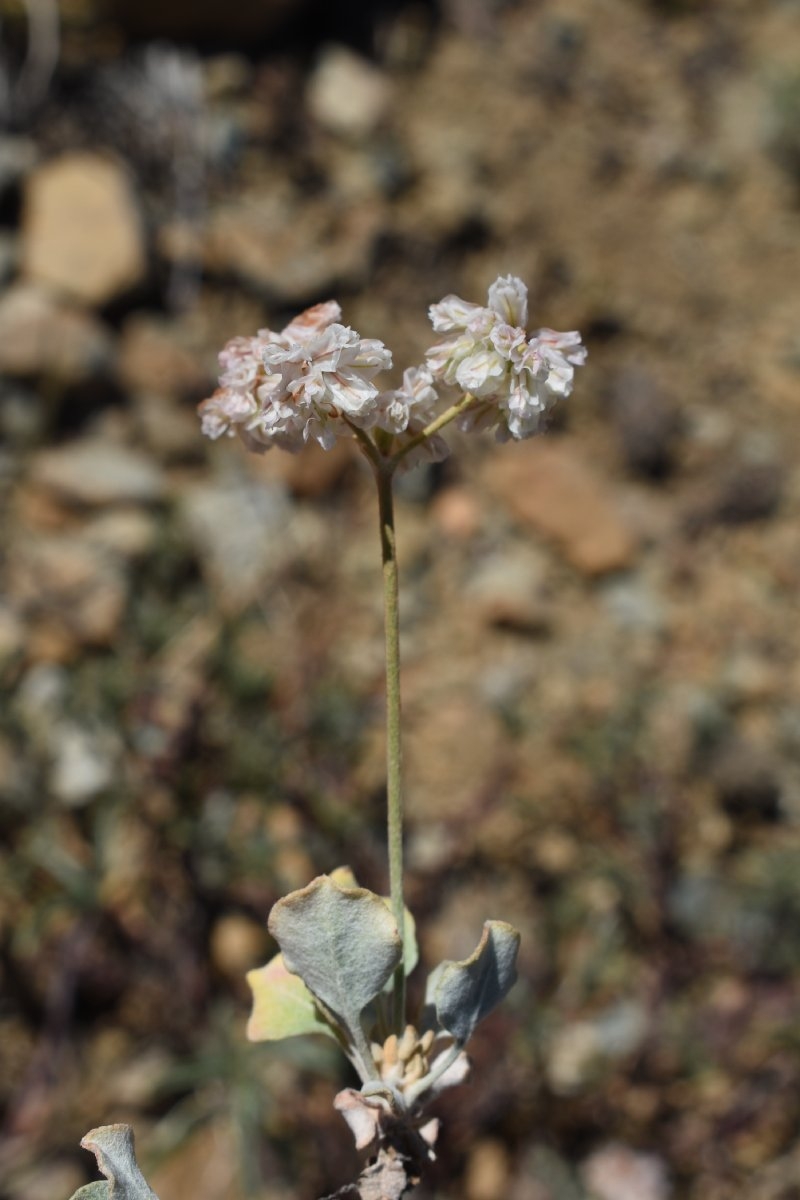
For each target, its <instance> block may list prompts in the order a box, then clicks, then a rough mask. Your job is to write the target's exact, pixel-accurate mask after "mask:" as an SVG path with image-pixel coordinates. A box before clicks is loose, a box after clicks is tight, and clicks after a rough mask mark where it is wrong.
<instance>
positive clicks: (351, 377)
mask: <svg viewBox="0 0 800 1200" xmlns="http://www.w3.org/2000/svg"><path fill="white" fill-rule="evenodd" d="M341 315H342V310H341V309H340V308H339V305H338V304H337V303H336V301H335V300H329V301H327V303H325V304H317V305H315V307H314V308H309V309H306V311H305V312H303V313H301V314H300V316H299V317H296V318H295V320H294V321H292V322H291V323H290V324H289V325H287V326H286V328H285V329H283V330H282V331H281V332H280V333H274V332H273V331H272V330H271V329H260V330H259V331H258V334H257V335H256V336H255V337H250V338H247V337H237V338H233V340H232V341H230V342H228V344H227V345H226V347H225V349H224V350H223V351H222V352H221V354H220V356H219V361H220V366H221V367H222V369H223V370H222V374H221V375H220V380H219V382H220V386H219V388H218V389H217V391H216V392H214V394H213V396H211V397H210V398H209V399H208V400H204V401H203V403H202V404H201V405H200V406H199V410H198V411H199V413H200V416H201V419H202V428H203V433H206V434H208V436H209V437H212V438H218V437H221V436H222V434H229V435H233V434H238V435H239V437H241V439H242V441H243V442H244V443H245V445H246V446H247V447H248V449H250V450H257V451H264V450H268V449H269V447H270V446H280V447H282V449H284V450H299V449H300V448H301V446H303V445H304V443H305V442H307V441H308V440H309V438H312V437H313V438H316V440H317V441H318V442H319V443H320V445H321V446H324V447H325V449H326V450H328V449H330V448H331V446H333V444H334V442H335V441H336V438H337V436H338V435H339V434H341V433H350V429H349V428H348V426H347V422H348V421H349V422H351V424H352V425H355V426H358V427H359V428H362V429H367V428H369V427H370V426H371V425H373V424H374V423H375V419H376V416H377V410H378V396H379V394H380V392H379V389H378V388H377V387H376V386H375V384H374V383H373V382H372V381H373V379H374V377H375V376H376V375H377V374H378V372H379V371H383V370H385V369H387V368H388V367H391V365H392V356H391V353H390V352H389V350H387V348H386V347H385V346H384V344H383V342H379V341H376V340H374V339H370V338H362V337H359V335H358V334H357V333H356V332H355V330H353V329H350V328H349V327H348V326H346V325H342V324H340V322H339V318H340V317H341Z"/></svg>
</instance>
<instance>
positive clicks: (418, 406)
mask: <svg viewBox="0 0 800 1200" xmlns="http://www.w3.org/2000/svg"><path fill="white" fill-rule="evenodd" d="M341 316H342V311H341V309H340V308H339V305H338V304H337V303H336V302H335V301H334V300H329V301H327V302H326V303H324V304H317V305H315V306H314V307H313V308H309V309H307V310H306V311H305V312H303V313H301V314H300V316H299V317H296V318H295V320H294V321H292V322H291V323H290V324H289V325H287V326H286V328H285V329H283V330H281V332H280V333H275V332H273V330H271V329H260V330H259V331H258V333H257V334H256V336H255V337H237V338H233V340H232V341H230V342H228V344H227V345H226V346H225V349H224V350H223V351H222V353H221V354H220V356H219V361H220V366H221V367H222V374H221V375H220V381H219V383H220V386H219V387H218V388H217V390H216V391H215V392H214V394H213V396H211V397H210V398H209V399H208V400H204V401H203V403H202V404H201V405H200V406H199V412H200V416H201V419H202V428H203V432H204V433H205V434H207V435H208V436H209V437H211V438H218V437H221V436H222V435H223V434H227V435H228V436H231V437H232V436H234V435H238V436H239V437H240V438H241V440H242V441H243V442H244V444H245V445H246V446H247V447H248V449H250V450H256V451H259V452H263V451H264V450H267V449H269V447H270V446H280V447H282V448H283V449H284V450H293V451H294V450H299V449H300V448H301V447H302V446H303V445H304V444H305V443H306V442H307V441H308V440H309V439H310V438H314V439H316V440H317V441H318V442H319V443H320V445H321V446H323V447H324V448H325V449H326V450H327V449H330V448H331V447H332V446H333V444H334V443H335V441H336V439H337V437H339V436H342V435H344V436H347V437H351V436H352V435H353V432H354V430H356V431H364V432H367V431H369V430H373V431H375V432H374V435H373V436H371V437H370V441H371V442H372V447H373V450H372V451H370V455H372V454H373V452H374V454H376V455H388V456H391V455H395V456H396V461H402V463H403V465H404V466H410V465H413V464H414V463H415V462H419V461H421V460H423V459H428V460H433V461H437V460H439V459H442V458H445V457H446V455H447V453H448V448H447V444H446V443H445V442H444V440H443V439H442V438H441V437H439V436H438V435H437V434H427V435H426V436H424V437H422V436H420V435H421V434H423V431H424V430H425V429H426V428H427V427H428V426H429V425H430V424H431V422H433V421H435V420H436V418H437V415H438V414H437V408H438V406H439V397H438V395H437V392H436V384H437V383H443V384H448V385H451V386H457V387H459V388H461V390H462V391H463V392H464V393H466V396H467V401H466V402H465V403H462V405H461V407H460V424H461V427H462V428H464V429H486V428H494V429H496V431H497V437H498V439H499V440H501V441H503V440H506V439H507V438H508V437H514V438H526V437H531V436H532V435H533V434H535V433H537V432H538V431H539V429H540V427H541V421H542V417H543V416H544V414H545V413H546V412H547V411H548V409H550V408H551V407H552V405H553V404H554V402H555V401H556V399H558V397H559V396H568V395H569V393H570V391H571V390H572V381H573V376H574V373H575V367H576V366H580V365H581V364H582V363H583V362H584V361H585V359H586V350H585V348H584V346H583V345H582V344H581V339H580V334H578V333H574V332H573V333H555V332H554V331H553V330H552V329H539V330H538V331H537V332H536V333H534V334H533V335H532V336H530V337H529V336H528V333H527V330H526V328H525V325H526V322H527V319H528V293H527V289H526V287H525V285H524V283H522V281H521V280H519V279H517V278H515V277H514V276H512V275H507V276H505V277H503V278H500V279H498V280H496V282H495V283H493V284H492V286H491V287H490V288H489V303H488V306H487V307H482V306H481V305H479V304H470V303H468V302H467V301H465V300H460V299H459V298H458V297H457V296H446V297H445V299H444V300H442V301H441V302H440V303H439V304H434V305H433V306H432V307H431V309H430V316H431V322H432V324H433V327H434V329H435V330H436V331H437V332H438V333H442V334H446V335H447V336H446V337H444V339H443V340H442V341H441V342H439V343H438V344H437V345H436V346H433V347H432V348H431V349H430V350H428V351H427V364H426V365H424V366H419V367H410V368H409V369H408V370H407V371H406V372H405V374H404V375H403V383H402V386H401V387H399V388H396V389H394V390H390V391H381V390H380V388H379V387H378V386H377V384H376V383H375V378H376V376H377V375H379V373H380V372H381V371H384V370H386V369H388V368H389V367H391V365H392V356H391V353H390V352H389V350H388V349H387V348H386V346H384V344H383V342H379V341H377V340H375V339H370V338H362V337H361V336H360V335H359V334H358V333H356V332H355V330H353V329H350V328H349V327H348V326H347V325H342V324H341ZM454 415H455V413H454V412H452V411H451V410H448V413H446V414H445V419H444V420H442V421H440V426H443V425H444V424H445V423H446V422H447V421H448V420H450V419H452V417H453V416H454ZM409 442H412V443H413V445H412V446H410V447H409V448H408V450H405V449H404V447H407V446H408V443H409Z"/></svg>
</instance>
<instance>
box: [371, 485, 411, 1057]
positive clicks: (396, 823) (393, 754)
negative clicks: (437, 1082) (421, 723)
mask: <svg viewBox="0 0 800 1200" xmlns="http://www.w3.org/2000/svg"><path fill="white" fill-rule="evenodd" d="M393 476H394V469H393V467H392V466H391V465H390V464H389V463H385V464H376V465H375V481H376V483H377V485H378V512H379V517H380V534H381V558H382V560H383V604H384V621H385V628H386V806H387V835H388V848H389V892H390V896H391V901H392V912H393V913H394V918H395V920H396V921H397V928H398V930H399V932H400V936H401V937H402V939H403V951H404V952H403V956H402V958H401V959H400V962H399V964H398V966H397V969H396V970H395V973H394V993H393V995H394V1027H395V1030H396V1032H397V1033H398V1035H400V1034H402V1032H403V1030H404V1028H405V1010H406V972H405V905H404V902H403V793H402V774H401V771H402V768H401V745H400V613H399V605H398V583H397V546H396V542H395V531H394V497H393V493H392V480H393Z"/></svg>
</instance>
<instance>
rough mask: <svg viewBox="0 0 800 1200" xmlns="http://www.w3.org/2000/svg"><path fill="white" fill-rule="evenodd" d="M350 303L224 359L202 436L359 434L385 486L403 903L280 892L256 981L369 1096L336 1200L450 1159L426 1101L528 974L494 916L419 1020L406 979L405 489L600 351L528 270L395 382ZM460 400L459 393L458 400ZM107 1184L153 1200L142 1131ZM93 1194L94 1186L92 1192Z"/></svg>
mask: <svg viewBox="0 0 800 1200" xmlns="http://www.w3.org/2000/svg"><path fill="white" fill-rule="evenodd" d="M341 316H342V313H341V309H340V308H339V305H338V304H337V303H336V302H335V301H328V302H326V303H324V304H318V305H316V306H315V307H313V308H310V309H308V310H307V311H306V312H303V313H301V314H300V316H298V317H296V318H295V319H294V320H293V321H292V322H291V323H290V324H289V325H287V326H286V328H285V329H283V330H281V331H280V332H275V331H273V330H270V329H262V330H259V331H258V333H257V334H256V335H255V336H254V337H237V338H234V339H233V340H232V341H230V342H228V344H227V345H226V346H225V348H224V349H223V351H222V352H221V354H220V356H219V358H220V365H221V368H222V373H221V375H220V381H219V387H218V389H217V390H216V391H215V392H214V394H213V395H212V396H211V397H210V398H209V399H207V400H205V401H203V403H202V404H201V405H200V406H199V413H200V417H201V421H202V428H203V432H204V433H206V434H207V435H208V436H209V437H211V438H219V437H238V438H239V439H240V440H241V441H242V443H243V444H244V446H245V447H246V448H247V449H248V450H251V451H254V452H256V453H264V452H266V451H267V450H269V449H270V448H271V447H273V446H277V447H279V448H281V449H283V450H289V451H292V452H296V451H298V450H300V449H302V447H303V446H304V445H305V444H306V443H307V442H309V441H311V440H315V441H317V442H319V444H320V445H321V446H323V447H324V448H325V449H330V448H331V447H332V446H333V445H334V444H335V443H336V441H337V439H338V438H341V437H344V438H350V439H355V442H356V444H357V446H358V448H359V450H360V451H361V453H362V454H363V456H364V458H365V459H366V460H367V462H368V463H369V465H370V467H371V469H372V473H373V475H374V478H375V482H376V486H377V494H378V515H379V528H380V544H381V554H382V561H383V584H384V614H385V633H386V729H387V736H386V768H387V843H388V860H389V896H388V897H382V896H378V895H376V894H375V893H373V892H371V891H368V890H367V889H365V888H362V887H359V886H358V883H357V881H356V879H355V878H354V876H353V874H352V872H351V871H350V870H349V868H346V867H340V868H338V869H337V870H334V871H332V872H331V873H330V874H329V875H321V876H319V877H318V878H317V879H315V880H313V881H312V882H311V883H309V884H308V886H307V887H304V888H301V889H300V890H298V891H294V892H292V893H291V894H290V895H288V896H285V897H283V899H281V900H279V901H278V902H277V903H276V904H275V906H274V907H273V909H272V912H271V913H270V916H269V931H270V933H271V934H272V936H273V937H274V939H275V941H276V942H277V944H278V946H279V947H280V951H279V953H278V954H277V955H276V956H275V957H274V958H272V959H271V961H270V962H268V963H267V964H266V965H265V966H263V967H261V968H260V969H258V970H255V971H251V972H250V974H249V976H248V981H249V983H250V986H251V989H252V992H253V1001H254V1003H253V1010H252V1014H251V1017H250V1021H249V1024H248V1036H249V1037H250V1039H251V1040H252V1041H275V1040H279V1039H282V1038H287V1037H295V1036H297V1035H301V1034H311V1033H316V1034H323V1035H325V1036H327V1037H330V1038H332V1039H334V1040H335V1041H336V1042H337V1043H338V1045H339V1046H340V1047H341V1049H342V1051H343V1053H344V1054H345V1055H346V1057H347V1058H348V1059H349V1061H350V1063H351V1064H352V1066H353V1068H354V1070H355V1072H356V1074H357V1076H358V1078H359V1081H360V1087H358V1088H356V1087H348V1088H345V1089H344V1090H343V1091H341V1092H339V1094H338V1095H337V1096H336V1098H335V1100H334V1106H335V1107H336V1109H338V1111H339V1112H340V1113H341V1114H342V1116H343V1117H344V1119H345V1121H346V1122H347V1124H348V1125H349V1127H350V1129H351V1131H352V1133H353V1136H354V1138H355V1142H356V1146H357V1148H359V1149H361V1150H366V1151H368V1152H369V1155H370V1159H369V1162H368V1165H367V1166H366V1167H365V1169H364V1171H363V1172H362V1174H361V1175H360V1177H359V1179H358V1181H357V1182H356V1184H354V1185H347V1186H346V1187H345V1188H343V1189H342V1190H341V1191H340V1192H339V1193H337V1195H341V1196H343V1197H344V1196H347V1197H351V1196H352V1197H363V1198H364V1200H367V1198H370V1200H371V1198H373V1197H374V1198H376V1200H377V1198H378V1197H380V1198H385V1200H393V1198H395V1197H400V1196H402V1195H403V1194H405V1193H406V1192H407V1191H409V1190H410V1189H411V1188H412V1187H413V1186H414V1184H415V1183H416V1182H417V1181H418V1179H419V1177H420V1174H421V1172H422V1170H423V1168H424V1165H425V1162H426V1161H428V1160H430V1159H432V1158H433V1157H434V1152H433V1147H434V1144H435V1142H436V1137H437V1133H438V1121H437V1120H436V1119H432V1118H431V1117H430V1114H429V1111H428V1105H429V1103H430V1101H431V1100H433V1099H434V1098H435V1097H436V1096H438V1095H439V1094H440V1093H441V1092H442V1091H443V1090H445V1089H446V1088H448V1087H451V1086H453V1085H455V1084H458V1083H461V1082H462V1081H463V1080H464V1079H465V1078H466V1076H467V1074H468V1072H469V1061H468V1059H467V1055H466V1047H467V1044H468V1042H469V1040H470V1038H471V1037H472V1034H473V1033H474V1031H475V1028H476V1026H477V1025H478V1024H479V1022H480V1021H482V1020H483V1018H484V1017H486V1016H488V1014H489V1013H490V1012H491V1011H492V1010H493V1009H494V1008H495V1006H496V1005H497V1004H499V1003H500V1001H501V1000H502V999H503V998H504V996H505V995H506V994H507V992H508V991H509V989H510V988H511V987H512V985H513V984H514V982H515V979H516V958H517V950H518V946H519V934H518V933H517V931H516V930H515V929H513V928H512V926H511V925H508V924H507V923H506V922H504V921H499V920H487V921H486V923H485V924H484V927H483V932H482V934H481V936H480V940H479V942H478V945H477V947H476V949H475V950H474V952H473V953H472V954H471V955H470V956H469V958H466V959H464V960H462V961H459V962H457V961H450V960H447V961H445V962H442V963H440V964H439V965H438V966H437V967H436V968H435V970H434V971H433V972H432V973H431V975H430V977H429V978H428V980H427V983H426V986H425V992H424V1000H423V1003H422V1008H421V1011H420V1012H419V1014H417V1015H415V1016H414V1018H413V1020H409V1015H408V1013H407V1008H406V978H407V976H408V975H409V974H410V972H411V971H412V970H413V969H414V967H415V965H416V963H417V944H416V939H415V930H414V920H413V918H412V916H411V914H410V913H409V912H408V910H407V909H406V908H405V904H404V900H403V798H402V779H401V738H400V652H399V620H398V614H399V609H398V570H397V554H396V541H395V522H394V507H393V482H394V479H395V476H396V475H397V473H398V471H400V470H404V469H406V468H408V467H411V466H413V465H415V464H416V463H419V462H422V461H425V460H428V461H437V460H440V459H443V458H445V457H446V456H447V454H448V446H447V443H446V442H445V441H444V439H443V437H442V436H441V433H442V431H443V430H444V429H445V428H446V427H447V426H448V425H451V424H457V425H458V426H459V427H460V428H462V429H464V430H468V431H471V430H483V429H493V430H494V431H495V435H496V437H497V440H498V441H501V442H502V441H507V440H508V439H509V438H513V439H516V440H519V439H522V438H528V437H531V436H533V435H534V434H536V433H538V432H540V430H541V429H542V426H543V421H544V418H545V417H546V415H547V413H548V411H549V410H550V409H551V408H552V406H553V404H554V403H555V402H556V400H557V399H558V398H559V397H562V396H568V395H569V393H570V391H571V389H572V384H573V377H574V372H575V367H577V366H580V365H581V364H582V363H583V362H584V361H585V359H586V350H585V348H584V347H583V345H582V344H581V339H580V335H579V334H578V333H576V332H572V333H556V332H554V331H553V330H551V329H538V330H536V331H535V332H534V333H529V332H528V330H527V322H528V303H527V289H526V287H525V285H524V284H523V283H522V281H521V280H519V279H517V278H515V277H514V276H505V277H503V278H500V279H498V280H497V281H496V282H495V283H493V284H492V286H491V287H490V288H489V294H488V301H487V304H486V305H479V304H473V303H469V302H467V301H465V300H461V299H460V298H459V297H458V296H447V297H445V299H444V300H442V301H441V302H440V303H438V304H434V305H432V307H431V309H430V319H431V323H432V325H433V328H434V331H435V332H436V334H437V335H438V336H439V340H438V341H437V342H436V344H435V345H433V346H431V348H430V349H429V350H428V351H427V352H426V356H425V362H424V363H423V364H421V365H419V366H415V367H411V368H409V369H407V370H406V371H405V372H404V374H403V378H402V383H401V385H400V387H398V388H394V389H384V388H382V387H381V376H382V373H383V372H385V371H387V370H389V369H390V368H391V366H392V356H391V353H390V351H389V350H388V349H387V347H386V346H384V345H383V343H382V342H380V341H376V340H374V339H370V338H362V337H361V336H360V335H359V334H358V333H357V332H356V331H355V330H353V329H351V328H350V327H349V326H346V325H343V324H342V323H341ZM454 390H455V393H456V394H455V399H453V400H452V402H451V403H449V404H448V403H447V402H446V400H443V399H442V398H441V396H440V391H441V392H442V393H443V394H444V395H447V393H448V392H450V393H451V395H452V393H453V391H454ZM82 1144H83V1145H84V1146H86V1147H87V1148H88V1149H91V1150H93V1151H94V1153H95V1154H96V1156H97V1159H98V1165H99V1167H100V1169H101V1171H102V1172H103V1173H104V1174H105V1175H106V1177H107V1179H108V1181H109V1182H108V1184H103V1183H99V1184H91V1185H89V1187H88V1188H84V1189H81V1190H80V1191H79V1192H78V1193H76V1196H75V1197H73V1200H79V1198H80V1200H154V1195H153V1193H152V1192H151V1191H150V1189H149V1187H148V1185H147V1184H146V1182H145V1181H144V1179H143V1177H142V1176H141V1173H140V1172H139V1169H138V1167H137V1166H136V1161H135V1157H134V1155H133V1143H132V1134H131V1132H130V1129H129V1128H128V1127H127V1126H104V1127H101V1128H100V1129H96V1130H93V1131H92V1132H91V1133H90V1134H87V1136H86V1138H85V1139H84V1141H83V1143H82ZM90 1192H91V1194H90Z"/></svg>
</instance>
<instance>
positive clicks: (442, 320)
mask: <svg viewBox="0 0 800 1200" xmlns="http://www.w3.org/2000/svg"><path fill="white" fill-rule="evenodd" d="M430 318H431V324H432V325H433V328H434V329H435V330H436V332H437V333H445V334H447V335H448V336H447V337H446V338H444V339H443V341H441V342H439V343H438V344H437V345H436V346H433V347H431V349H430V350H429V351H428V352H427V359H428V366H429V368H430V370H431V373H432V374H433V377H434V379H437V380H441V382H442V383H446V384H450V385H455V386H457V387H459V388H461V389H462V391H464V392H466V393H468V394H470V395H471V396H474V397H475V400H476V403H475V404H473V405H470V406H469V407H468V408H467V409H466V410H465V412H464V414H463V416H462V418H461V427H462V428H464V429H488V428H496V430H497V438H498V440H499V441H506V440H507V439H508V437H509V436H511V437H513V438H527V437H532V436H533V434H535V433H538V432H539V429H540V428H541V422H542V418H543V416H544V415H545V413H546V412H547V411H548V410H549V409H550V408H552V406H553V404H554V403H555V402H556V400H557V399H558V398H559V397H560V396H568V395H569V394H570V392H571V391H572V380H573V376H574V374H575V367H578V366H582V364H583V363H584V362H585V361H586V348H585V347H584V346H583V345H581V336H580V334H579V333H576V332H571V333H556V332H555V331H554V330H552V329H539V330H537V331H536V333H534V334H533V335H532V336H531V337H529V336H528V332H527V329H526V325H527V321H528V289H527V288H526V287H525V284H524V283H523V282H522V280H521V279H517V278H516V277H515V276H514V275H506V276H504V277H502V278H500V279H498V280H496V281H495V283H493V284H492V286H491V287H490V288H489V304H488V307H486V308H484V307H481V305H479V304H470V303H468V302H467V301H466V300H461V299H459V297H458V296H446V297H445V299H444V300H442V301H441V302H440V303H439V304H433V305H432V306H431V308H430Z"/></svg>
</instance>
